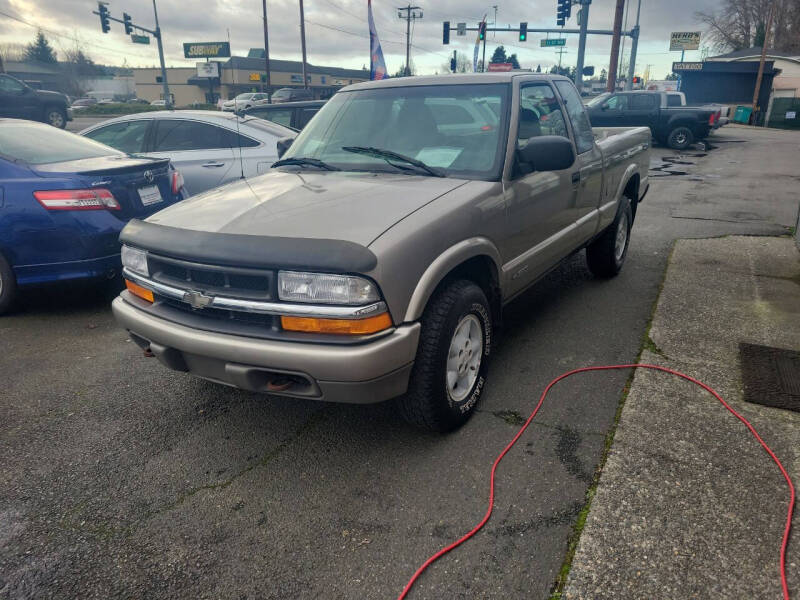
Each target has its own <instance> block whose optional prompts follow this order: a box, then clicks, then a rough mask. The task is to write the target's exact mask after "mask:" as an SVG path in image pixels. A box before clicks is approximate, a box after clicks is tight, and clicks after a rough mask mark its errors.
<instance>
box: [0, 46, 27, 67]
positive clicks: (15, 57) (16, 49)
mask: <svg viewBox="0 0 800 600" xmlns="http://www.w3.org/2000/svg"><path fill="white" fill-rule="evenodd" d="M0 56H2V57H3V60H4V61H5V62H7V63H8V62H22V61H24V60H25V45H24V44H14V43H5V44H0Z"/></svg>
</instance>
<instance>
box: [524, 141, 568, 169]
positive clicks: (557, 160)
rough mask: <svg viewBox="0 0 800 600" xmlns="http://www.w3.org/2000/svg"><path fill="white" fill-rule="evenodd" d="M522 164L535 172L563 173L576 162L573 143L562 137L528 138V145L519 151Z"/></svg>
mask: <svg viewBox="0 0 800 600" xmlns="http://www.w3.org/2000/svg"><path fill="white" fill-rule="evenodd" d="M517 155H518V157H519V161H520V162H521V163H525V164H527V165H529V166H530V167H531V168H532V169H533V170H534V171H561V170H562V169H568V168H570V167H571V166H572V165H573V163H574V162H575V151H574V149H573V148H572V142H571V141H570V140H569V139H567V138H565V137H561V136H560V135H540V136H536V137H532V138H528V142H527V144H525V146H524V147H523V148H520V149H519V150H517Z"/></svg>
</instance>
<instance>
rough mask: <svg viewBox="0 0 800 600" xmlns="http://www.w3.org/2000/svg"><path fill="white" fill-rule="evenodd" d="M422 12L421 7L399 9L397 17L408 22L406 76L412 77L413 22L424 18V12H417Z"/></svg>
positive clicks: (401, 7) (402, 7)
mask: <svg viewBox="0 0 800 600" xmlns="http://www.w3.org/2000/svg"><path fill="white" fill-rule="evenodd" d="M418 10H420V7H419V6H411V5H410V4H409V5H408V6H400V7H398V8H397V16H398V17H399V18H401V19H405V20H406V69H405V73H404V74H405V75H406V76H408V75H411V21H412V20H416V19H421V18H422V12H419V13H418V12H417V11H418ZM403 11H405V13H406V14H405V16H403Z"/></svg>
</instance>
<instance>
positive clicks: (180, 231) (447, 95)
mask: <svg viewBox="0 0 800 600" xmlns="http://www.w3.org/2000/svg"><path fill="white" fill-rule="evenodd" d="M476 108H477V109H476ZM650 146H651V140H650V132H649V131H648V130H647V129H646V128H644V127H634V128H629V129H625V128H614V129H610V130H608V129H602V128H601V129H595V130H592V127H591V124H590V123H589V119H588V118H587V116H586V112H585V110H584V107H583V104H582V103H581V98H580V96H579V94H578V92H577V90H576V89H575V86H574V85H573V83H572V81H570V80H569V79H567V78H566V77H561V76H557V75H544V74H533V73H525V72H520V71H516V72H514V71H512V72H509V73H480V74H465V75H445V76H437V77H404V78H396V79H387V80H383V81H370V82H364V83H359V84H356V85H352V86H348V87H346V88H344V89H342V90H341V91H339V92H338V93H337V94H336V95H335V96H334V97H333V98H331V100H330V101H329V102H328V104H326V105H325V106H324V107H323V108H322V110H321V111H320V112H319V114H318V115H317V116H316V117H314V119H313V120H312V121H311V123H309V125H308V126H307V127H306V128H305V129H304V130H303V131H302V132H300V134H299V135H298V136H297V138H296V139H295V141H294V143H293V144H292V145H291V147H290V148H289V149H288V151H286V153H285V154H284V155H283V158H282V160H280V161H278V162H277V163H276V164H275V166H274V167H273V168H272V169H271V170H270V172H269V173H268V174H267V175H264V176H263V177H259V178H258V179H255V180H254V181H248V182H239V183H233V184H231V185H230V186H226V187H224V188H220V189H217V190H214V191H211V192H208V193H206V194H203V195H201V196H197V197H194V198H190V199H189V200H187V201H186V202H183V203H181V204H180V205H178V206H173V207H170V208H168V209H166V210H164V211H161V212H160V213H158V214H157V215H153V216H152V217H150V218H149V219H145V220H136V221H132V222H131V223H129V224H128V225H127V226H126V227H125V229H124V230H123V232H122V234H121V235H120V240H121V241H122V242H123V244H125V245H124V246H123V249H124V251H125V256H124V257H123V265H124V266H123V269H124V270H123V276H124V277H125V278H126V279H127V280H129V281H131V283H132V284H135V285H136V286H139V287H134V288H132V291H130V292H126V291H123V293H122V295H121V296H120V297H118V298H117V299H115V300H114V302H113V305H112V306H113V311H114V315H115V316H116V318H117V320H118V322H119V323H120V324H121V325H122V326H123V327H124V328H125V329H126V330H128V332H129V333H130V338H131V339H132V340H133V341H134V342H136V343H137V344H138V345H139V346H141V347H143V348H149V349H150V350H151V351H152V353H153V354H154V355H155V356H156V357H157V358H158V359H159V360H160V361H161V362H162V363H163V364H164V365H165V366H167V367H169V368H172V369H176V370H179V371H184V372H189V373H192V374H194V375H197V376H200V377H205V378H207V379H211V380H213V381H217V382H220V383H226V384H229V385H233V386H237V387H241V388H244V389H247V390H251V391H256V392H263V393H270V394H280V395H285V396H290V397H296V398H302V399H317V400H325V401H331V402H354V403H371V402H381V401H384V400H387V399H389V398H392V397H395V396H402V398H401V399H400V401H399V402H398V404H397V406H398V407H399V408H400V409H401V410H402V412H403V414H404V415H405V416H406V418H407V419H408V420H409V421H411V422H412V423H414V424H416V425H418V426H420V427H424V428H428V429H432V430H436V431H448V430H452V429H455V428H457V427H459V426H460V425H462V424H463V423H464V422H466V420H467V419H468V418H469V417H470V415H471V414H473V413H474V412H475V410H476V408H477V406H478V402H479V400H480V398H481V395H482V393H483V391H484V390H485V389H486V386H487V385H489V383H488V382H489V379H488V378H489V360H490V358H491V355H492V353H493V351H494V349H495V344H496V341H495V340H496V336H495V331H496V328H497V327H498V325H499V320H500V318H501V314H502V307H503V306H504V305H505V304H507V303H508V302H510V301H511V300H512V299H513V298H515V297H517V296H519V295H520V294H521V293H522V292H524V291H525V290H526V289H527V288H529V287H530V286H531V285H533V284H534V283H536V281H538V280H539V279H540V278H541V277H543V276H544V275H545V274H546V273H548V272H549V271H550V270H551V269H553V267H555V266H556V265H557V264H558V263H559V261H561V260H563V259H565V258H567V257H569V256H572V255H573V254H574V253H575V252H576V251H578V250H581V249H583V248H586V258H587V263H588V267H589V269H590V270H591V272H592V273H594V275H595V276H597V277H599V278H607V277H613V276H614V275H616V274H617V273H619V271H620V270H621V269H622V267H623V264H624V262H625V257H626V254H627V250H628V244H629V240H630V239H631V237H630V234H631V227H632V225H633V221H634V216H635V215H636V211H637V206H638V204H639V202H640V201H641V200H642V198H643V197H644V194H645V192H646V191H647V185H648V183H647V182H648V170H649V165H650V150H649V149H650Z"/></svg>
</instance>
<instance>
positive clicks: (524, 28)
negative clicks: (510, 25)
mask: <svg viewBox="0 0 800 600" xmlns="http://www.w3.org/2000/svg"><path fill="white" fill-rule="evenodd" d="M519 41H520V42H527V41H528V24H527V23H520V24H519Z"/></svg>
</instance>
